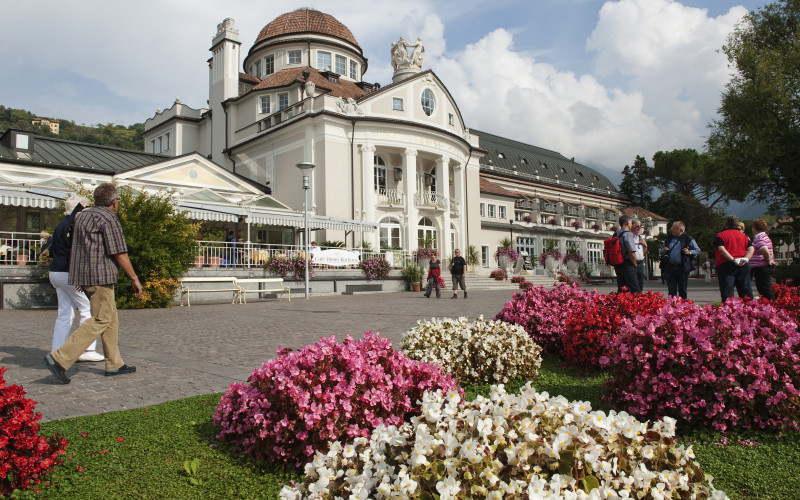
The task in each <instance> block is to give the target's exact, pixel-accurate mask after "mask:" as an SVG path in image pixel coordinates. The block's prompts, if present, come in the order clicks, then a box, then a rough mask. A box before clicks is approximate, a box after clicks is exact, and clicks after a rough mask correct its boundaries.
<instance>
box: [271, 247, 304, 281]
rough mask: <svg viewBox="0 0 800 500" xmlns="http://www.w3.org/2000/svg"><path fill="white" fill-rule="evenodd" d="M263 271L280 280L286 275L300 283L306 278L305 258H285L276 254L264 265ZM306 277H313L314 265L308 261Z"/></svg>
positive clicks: (296, 256)
mask: <svg viewBox="0 0 800 500" xmlns="http://www.w3.org/2000/svg"><path fill="white" fill-rule="evenodd" d="M264 269H266V270H267V271H269V272H270V273H272V274H274V275H276V276H280V277H281V278H284V277H286V275H287V274H288V275H289V276H291V277H293V278H294V279H295V280H297V281H301V280H304V279H305V277H306V258H305V256H300V255H295V256H294V257H287V256H286V255H284V254H281V253H278V254H275V255H273V256H272V257H270V259H269V260H268V261H267V263H266V264H265V265H264ZM308 275H309V277H310V276H313V275H314V263H313V262H312V261H311V260H309V261H308Z"/></svg>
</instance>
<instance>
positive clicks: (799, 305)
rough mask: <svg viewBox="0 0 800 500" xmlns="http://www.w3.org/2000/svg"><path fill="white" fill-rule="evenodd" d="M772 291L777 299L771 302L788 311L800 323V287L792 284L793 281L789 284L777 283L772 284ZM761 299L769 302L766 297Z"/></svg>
mask: <svg viewBox="0 0 800 500" xmlns="http://www.w3.org/2000/svg"><path fill="white" fill-rule="evenodd" d="M772 292H773V293H774V294H775V300H774V301H772V302H771V304H772V305H773V306H775V307H778V308H780V309H783V310H784V311H786V314H788V315H789V317H790V318H792V319H793V320H794V322H795V323H798V324H800V287H798V286H792V285H791V283H790V284H788V285H779V284H777V283H776V284H774V285H772ZM759 301H760V302H761V301H763V302H764V303H766V302H767V300H766V299H759Z"/></svg>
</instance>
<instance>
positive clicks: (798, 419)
mask: <svg viewBox="0 0 800 500" xmlns="http://www.w3.org/2000/svg"><path fill="white" fill-rule="evenodd" d="M600 361H601V364H602V365H604V366H607V367H608V368H609V370H610V372H611V375H612V378H611V379H610V380H608V381H606V386H607V394H606V396H604V397H605V398H606V400H607V401H610V402H612V403H613V404H614V405H616V406H617V407H619V408H624V409H626V410H627V411H629V412H631V413H633V414H635V415H639V416H642V417H645V418H659V417H662V416H670V417H673V418H677V419H680V420H683V421H686V422H688V423H691V424H701V425H710V426H711V427H713V428H714V429H717V430H719V431H725V430H726V429H728V428H743V429H750V428H762V429H780V428H784V427H785V428H791V429H798V428H800V333H798V331H797V325H796V324H795V323H794V322H793V321H792V320H791V318H789V316H788V315H787V314H786V313H785V312H784V311H782V310H780V309H776V308H774V307H773V306H771V305H769V304H759V303H758V302H754V301H748V302H743V301H739V300H728V301H726V302H725V303H724V304H722V305H721V306H719V307H714V306H712V305H708V306H704V307H699V306H697V305H695V304H693V303H692V302H688V301H686V302H683V301H679V300H673V301H670V302H668V303H667V305H665V306H664V307H663V308H661V309H660V310H658V311H657V313H656V314H652V315H644V316H637V317H635V318H634V319H633V320H623V322H622V327H621V328H620V333H619V335H618V336H617V337H616V338H615V339H614V340H612V341H611V343H610V345H609V356H608V357H607V358H602V359H601V360H600Z"/></svg>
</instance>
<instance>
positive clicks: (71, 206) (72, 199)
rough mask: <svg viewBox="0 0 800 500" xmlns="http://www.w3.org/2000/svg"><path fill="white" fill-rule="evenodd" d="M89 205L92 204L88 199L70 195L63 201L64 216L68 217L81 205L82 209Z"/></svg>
mask: <svg viewBox="0 0 800 500" xmlns="http://www.w3.org/2000/svg"><path fill="white" fill-rule="evenodd" d="M91 204H92V202H91V201H89V198H87V197H85V196H81V195H79V194H71V195H70V196H69V198H67V199H66V200H64V215H70V214H71V213H72V211H73V210H75V207H77V206H78V205H82V206H83V208H86V207H88V206H89V205H91Z"/></svg>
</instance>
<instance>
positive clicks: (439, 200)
mask: <svg viewBox="0 0 800 500" xmlns="http://www.w3.org/2000/svg"><path fill="white" fill-rule="evenodd" d="M414 201H415V202H416V204H417V206H418V207H435V208H441V209H447V198H445V197H444V196H442V195H441V194H439V193H437V192H434V191H422V192H420V193H416V194H414Z"/></svg>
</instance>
